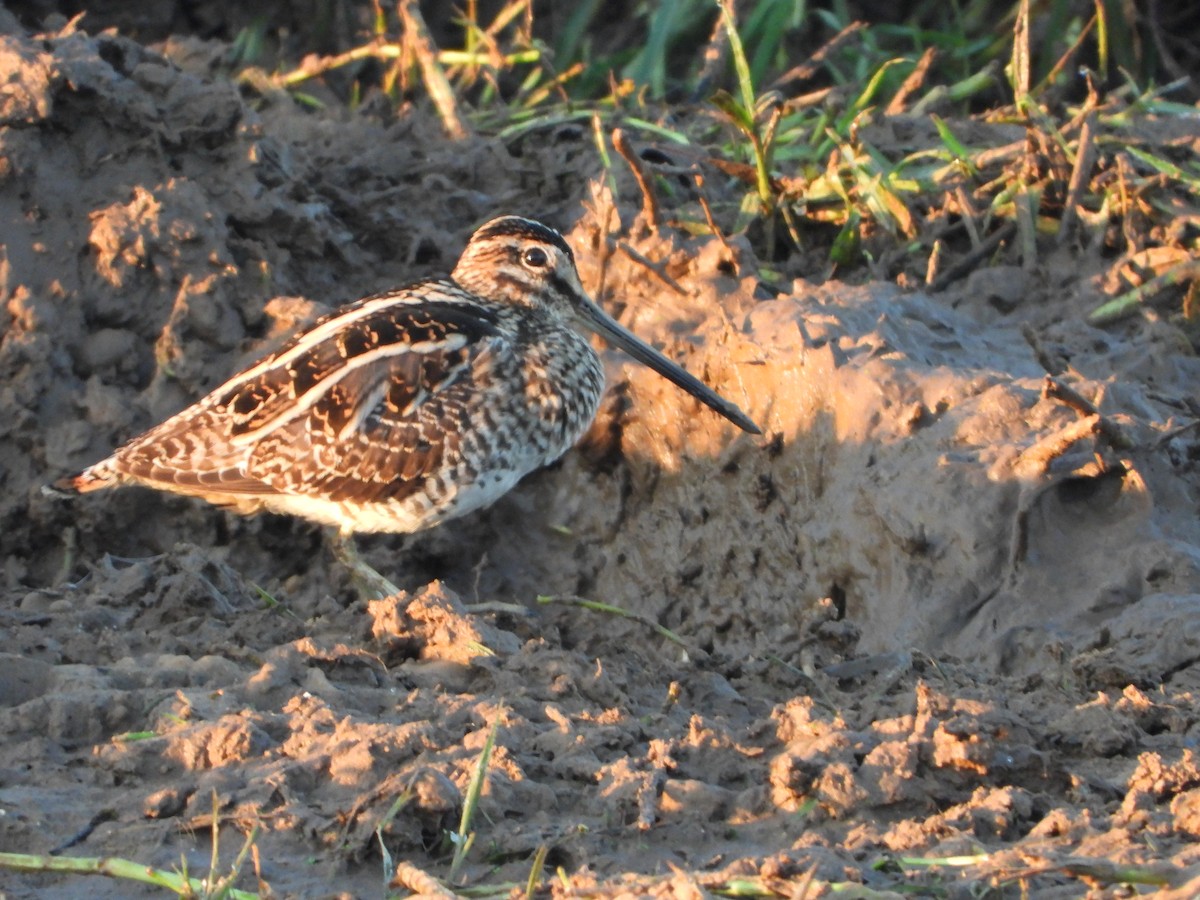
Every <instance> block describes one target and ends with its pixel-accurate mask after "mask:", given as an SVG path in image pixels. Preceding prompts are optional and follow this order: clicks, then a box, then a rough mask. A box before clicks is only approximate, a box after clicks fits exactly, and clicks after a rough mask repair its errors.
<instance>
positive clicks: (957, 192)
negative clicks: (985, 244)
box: [954, 184, 982, 247]
mask: <svg viewBox="0 0 1200 900" xmlns="http://www.w3.org/2000/svg"><path fill="white" fill-rule="evenodd" d="M954 199H955V200H957V201H958V213H959V215H960V216H962V223H963V228H965V229H967V237H968V238H969V239H970V241H971V246H972V247H978V246H979V245H980V244H981V243H982V241H981V240H980V238H979V225H978V224H976V222H977V220H978V219H979V211H978V210H976V209H975V204H974V203H972V202H971V198H970V197H968V196H967V192H966V191H964V190H963V187H962V185H961V184H960V185H957V186H956V187H955V188H954Z"/></svg>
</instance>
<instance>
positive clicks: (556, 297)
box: [55, 216, 759, 592]
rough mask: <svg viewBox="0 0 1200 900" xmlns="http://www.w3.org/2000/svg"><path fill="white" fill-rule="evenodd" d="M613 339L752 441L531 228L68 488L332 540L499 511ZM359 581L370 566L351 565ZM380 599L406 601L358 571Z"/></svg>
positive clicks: (335, 330)
mask: <svg viewBox="0 0 1200 900" xmlns="http://www.w3.org/2000/svg"><path fill="white" fill-rule="evenodd" d="M578 329H582V330H584V331H592V332H596V333H598V334H600V335H601V336H602V337H604V339H605V340H607V341H608V342H609V343H611V344H613V345H615V346H617V347H620V348H621V349H622V350H624V351H625V352H626V353H628V354H629V355H630V356H632V357H633V358H634V359H636V360H638V361H639V362H642V363H644V364H646V365H648V366H649V367H651V368H652V369H654V370H655V371H656V372H658V373H660V374H661V375H663V376H664V377H665V378H668V379H670V380H671V381H672V382H674V383H675V384H676V385H678V386H679V387H681V388H683V389H684V390H685V391H687V392H688V393H689V394H691V395H692V396H694V397H696V398H697V399H698V400H700V401H701V402H702V403H704V404H705V405H707V406H709V407H711V408H712V409H713V410H715V411H716V412H718V413H720V414H721V415H722V416H724V417H725V418H727V419H728V420H729V421H731V422H733V423H734V424H735V425H737V426H738V427H739V428H741V429H743V430H744V431H748V432H751V433H752V434H758V433H759V429H758V428H757V427H756V426H755V425H754V423H753V422H751V421H750V419H749V418H747V416H746V415H745V414H744V413H743V412H742V411H741V410H740V409H738V408H737V407H736V406H734V405H733V404H732V403H730V402H728V401H727V400H725V399H723V398H722V397H720V396H718V395H717V394H716V393H715V392H714V391H713V390H712V389H710V388H709V387H707V386H706V385H705V384H703V383H702V382H700V381H699V380H697V379H696V378H694V377H693V376H692V375H689V374H688V373H687V372H686V371H684V370H683V369H682V368H680V367H679V366H677V365H676V364H675V363H673V362H671V361H670V360H668V359H667V358H666V357H664V356H663V355H662V354H660V353H658V352H657V351H656V350H654V349H653V348H652V347H650V346H649V345H648V344H646V343H644V342H642V341H641V340H639V339H638V338H636V337H634V336H633V335H632V334H630V333H629V332H628V331H626V330H625V329H624V328H622V327H621V326H620V325H619V324H617V322H616V321H615V320H614V319H612V318H611V317H610V316H608V315H607V314H606V313H605V312H603V311H602V310H601V309H600V308H599V307H598V306H597V305H596V304H595V303H593V302H592V300H591V299H590V298H589V297H588V295H587V293H586V292H585V291H584V289H583V287H582V285H581V284H580V281H579V275H578V273H577V271H576V269H575V259H574V256H573V254H572V252H571V248H570V247H569V246H568V245H567V243H566V241H564V240H563V238H562V235H560V234H559V233H558V232H557V231H555V230H554V229H552V228H549V227H547V226H545V225H542V224H540V223H538V222H534V221H531V220H529V219H523V218H519V217H516V216H505V217H503V218H499V219H494V220H493V221H491V222H489V223H487V224H486V225H484V226H483V227H481V228H480V229H479V230H478V231H476V232H475V234H474V235H472V237H471V240H470V242H469V243H468V244H467V247H466V249H465V250H464V251H463V253H462V256H461V257H460V259H459V261H458V264H457V265H456V266H455V268H454V272H453V273H452V274H451V276H450V277H449V278H448V279H436V280H429V281H421V282H418V283H416V284H413V285H410V286H408V287H404V288H400V289H399V290H394V291H388V292H385V293H382V294H376V295H374V296H371V297H366V298H364V299H362V300H359V301H357V302H355V303H351V304H349V305H347V306H344V307H342V308H341V309H339V310H337V311H336V312H333V313H331V314H330V315H327V316H325V317H324V318H322V319H320V320H318V321H317V322H315V323H314V324H313V325H312V326H311V327H310V328H308V329H306V330H305V331H303V332H301V333H300V334H298V335H297V336H296V337H294V338H292V339H291V340H290V341H289V342H288V343H287V344H285V345H284V346H283V347H282V348H280V349H279V350H278V351H276V352H275V353H273V354H271V355H270V356H268V357H266V358H265V359H263V360H261V361H260V362H257V363H255V364H254V365H252V366H250V367H249V368H248V369H246V370H245V371H243V372H242V373H241V374H239V375H236V376H234V377H233V378H232V379H230V380H229V381H227V382H226V383H225V384H223V385H221V386H220V387H219V388H217V389H216V390H215V391H213V392H212V393H211V394H209V395H208V396H207V397H205V398H203V399H202V400H200V401H198V402H196V403H195V404H193V405H192V406H189V407H188V408H187V409H185V410H183V412H181V413H179V414H177V415H175V416H173V417H171V418H170V419H167V420H166V421H165V422H163V423H162V424H161V425H158V426H157V427H155V428H152V429H150V430H149V431H147V432H146V433H145V434H143V435H141V436H140V437H136V438H134V439H133V440H131V441H130V442H129V443H127V444H125V445H124V446H123V447H121V448H120V449H119V450H117V451H116V452H115V453H113V454H112V455H111V456H109V457H108V458H107V459H104V460H102V461H100V462H98V463H96V464H95V465H92V466H89V467H88V468H86V469H84V470H83V471H82V472H80V473H79V474H78V475H75V476H72V477H69V478H65V479H62V480H61V481H59V482H57V483H56V485H55V486H56V487H58V488H60V489H64V490H69V491H72V492H79V493H86V492H88V491H94V490H98V489H100V488H105V487H112V486H116V485H123V484H140V485H145V486H148V487H152V488H157V489H158V490H164V491H172V492H175V493H179V494H188V495H191V496H194V497H200V498H202V499H204V500H207V501H208V502H210V503H214V504H218V505H221V506H226V507H230V508H232V509H234V510H235V511H237V512H239V513H253V512H257V511H258V510H263V509H266V510H270V511H272V512H278V513H288V514H291V515H295V516H300V517H302V518H305V519H309V520H311V521H313V522H320V523H323V524H326V525H332V526H334V527H335V528H336V529H337V530H338V534H339V538H340V550H341V551H342V553H343V555H349V554H350V553H352V544H351V543H350V540H349V537H350V535H353V534H354V533H356V532H380V531H389V532H414V531H420V530H422V529H425V528H429V527H431V526H434V525H437V524H439V523H441V522H444V521H446V520H447V519H452V518H454V517H456V516H461V515H463V514H464V513H467V512H470V511H472V510H474V509H478V508H480V507H483V506H486V505H488V504H489V503H492V502H493V501H495V500H496V499H497V498H499V497H500V496H501V495H503V494H504V493H505V492H507V491H508V490H509V489H511V488H512V487H513V485H515V484H516V483H517V482H518V481H519V480H520V479H521V478H522V477H523V476H524V475H526V474H528V473H529V472H531V471H533V470H534V469H537V468H539V467H540V466H543V465H545V464H547V463H549V462H551V461H553V460H555V459H557V458H558V457H559V456H561V455H562V454H563V453H565V452H566V451H567V450H568V449H569V448H570V447H571V445H572V444H574V443H575V441H576V440H577V439H578V438H579V436H580V435H581V434H582V433H583V431H584V430H585V429H586V428H587V426H588V425H589V423H590V422H591V421H592V419H593V418H594V417H595V415H596V411H597V409H598V407H599V404H600V396H601V394H602V392H603V389H604V369H603V367H602V365H601V362H600V357H599V356H598V355H597V354H596V352H595V350H593V349H592V346H591V344H590V343H589V342H588V340H587V339H586V337H584V336H583V335H582V334H581V333H580V331H579V330H578ZM349 562H350V564H351V565H352V566H355V567H359V566H361V565H362V564H361V563H358V562H357V561H356V560H354V559H351V560H349ZM357 574H358V575H359V576H363V575H365V576H366V577H367V578H368V579H369V580H370V581H371V582H372V584H373V588H374V589H375V590H378V591H385V592H386V591H391V590H394V587H393V586H392V585H390V584H389V583H388V582H386V580H383V579H382V578H380V580H379V581H377V582H376V581H374V579H375V578H379V576H377V575H376V574H375V573H373V572H370V571H369V570H365V567H364V568H358V569H357Z"/></svg>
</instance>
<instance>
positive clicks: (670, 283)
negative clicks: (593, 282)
mask: <svg viewBox="0 0 1200 900" xmlns="http://www.w3.org/2000/svg"><path fill="white" fill-rule="evenodd" d="M609 240H610V241H612V242H613V246H615V247H616V248H617V249H618V250H620V251H621V252H622V253H624V254H625V255H626V256H628V257H629V258H630V259H632V260H633V261H634V262H635V263H637V264H638V265H640V266H645V267H646V269H648V270H649V271H650V273H651V274H653V275H654V276H655V277H656V278H658V280H659V281H661V282H662V283H663V284H665V285H666V286H667V287H669V288H670V289H671V290H673V291H674V292H675V293H677V294H679V295H680V296H681V297H687V296H688V292H687V291H685V290H684V289H683V287H682V286H680V284H679V282H678V281H676V280H675V279H674V278H672V277H671V276H670V275H668V274H667V273H666V272H664V271H663V263H656V262H652V261H651V260H649V259H647V258H646V257H644V256H642V254H640V253H638V252H637V251H636V250H634V249H633V248H632V247H630V246H629V244H628V243H627V242H625V241H618V240H617V239H616V238H611V237H610V238H609Z"/></svg>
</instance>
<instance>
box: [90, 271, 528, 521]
mask: <svg viewBox="0 0 1200 900" xmlns="http://www.w3.org/2000/svg"><path fill="white" fill-rule="evenodd" d="M464 299H465V298H464V295H463V294H462V292H461V290H460V289H459V288H457V287H456V286H455V285H453V284H451V283H448V282H425V283H423V284H419V285H415V286H413V287H411V288H407V289H404V290H401V291H395V292H390V293H385V294H379V295H376V296H373V297H368V298H365V299H363V300H359V301H357V302H356V303H353V304H350V305H348V306H345V307H342V308H341V309H339V310H337V311H335V312H333V313H331V314H330V315H328V316H325V317H323V318H321V319H319V320H317V322H315V323H314V324H313V325H312V326H311V327H310V328H308V329H307V330H306V331H304V332H302V333H301V334H299V335H297V336H296V337H295V338H293V339H292V340H290V341H289V342H288V343H287V344H285V345H284V346H283V347H281V348H280V349H279V350H278V351H276V352H275V353H273V354H272V355H270V356H268V357H266V358H265V359H263V360H261V361H260V362H258V363H255V364H254V365H252V366H250V367H249V368H248V369H246V370H245V371H243V372H241V373H240V374H239V375H237V376H235V377H233V378H232V379H230V380H229V381H228V382H226V383H225V384H223V385H222V386H221V387H219V388H217V389H216V390H215V391H213V392H212V393H211V394H209V395H208V396H207V397H205V398H204V399H203V400H200V401H199V402H197V403H196V404H194V405H193V406H191V407H189V408H188V409H186V410H184V411H183V412H181V413H179V414H178V415H176V416H174V417H173V418H171V419H168V420H167V421H166V422H163V423H162V424H161V425H159V426H158V427H156V428H154V429H152V430H151V431H149V432H147V433H146V434H145V435H143V436H142V437H141V438H139V439H137V440H135V441H134V442H132V443H131V444H129V445H127V446H126V447H124V448H122V449H121V450H120V451H118V452H117V453H116V454H114V456H113V457H112V459H111V463H112V464H113V465H114V466H115V467H116V468H118V469H119V470H120V471H121V473H122V474H123V475H125V476H127V477H129V478H131V479H133V480H137V481H141V482H143V483H149V484H152V485H155V486H161V487H164V488H167V489H173V490H177V491H183V492H186V493H206V492H208V491H219V492H220V493H222V494H229V495H264V494H274V493H293V494H294V493H299V494H310V495H311V494H320V495H322V496H326V495H337V497H338V498H339V499H345V498H350V497H353V496H359V495H362V494H364V492H367V493H378V492H379V491H380V490H389V491H391V492H392V495H397V496H398V495H401V494H403V492H404V491H405V489H406V486H408V488H409V489H411V490H416V489H419V486H420V483H421V482H422V480H423V477H424V476H426V475H428V474H429V473H430V472H433V471H435V470H436V469H437V468H438V466H439V465H440V464H441V461H442V460H443V459H444V457H445V453H446V452H447V449H448V443H447V442H448V441H452V440H457V435H458V433H459V431H460V429H461V427H462V425H463V424H464V423H463V421H462V416H463V415H465V410H466V406H467V401H468V399H469V398H470V396H471V394H472V392H473V391H474V390H476V389H478V387H479V385H478V384H476V382H477V381H478V380H480V379H482V378H483V377H484V376H485V375H486V370H487V369H488V368H489V366H490V360H491V359H492V358H493V357H494V354H495V351H496V350H497V349H498V347H499V345H500V344H501V343H502V342H503V340H504V338H503V335H502V333H501V329H500V328H499V327H498V320H497V317H496V316H495V314H494V313H492V312H491V311H489V310H488V309H486V308H484V307H480V306H478V305H476V304H474V303H470V302H464ZM439 419H440V420H441V421H439ZM439 425H440V426H441V427H438V426H439ZM450 449H455V448H450ZM381 478H383V479H386V481H384V482H381V481H380V479H381Z"/></svg>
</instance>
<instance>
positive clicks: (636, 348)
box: [576, 301, 762, 434]
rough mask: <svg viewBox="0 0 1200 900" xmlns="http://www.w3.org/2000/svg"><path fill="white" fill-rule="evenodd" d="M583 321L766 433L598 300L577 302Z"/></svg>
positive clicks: (744, 425) (743, 424) (740, 422)
mask: <svg viewBox="0 0 1200 900" xmlns="http://www.w3.org/2000/svg"><path fill="white" fill-rule="evenodd" d="M576 309H577V310H578V312H579V314H580V317H581V319H582V321H583V324H584V325H586V326H587V327H588V328H591V329H592V330H593V331H595V332H596V333H597V334H599V335H600V336H601V337H602V338H604V339H605V340H606V341H608V342H609V343H610V344H612V345H613V346H614V347H619V348H620V349H622V350H624V351H625V352H626V353H628V354H629V355H630V356H632V357H633V358H634V359H636V360H637V361H638V362H640V363H642V364H643V365H646V366H649V367H650V368H651V369H653V370H654V371H655V372H657V373H658V374H659V375H661V376H662V377H663V378H666V379H667V380H668V381H670V382H673V383H674V384H676V385H678V386H679V387H681V388H683V389H684V390H685V391H687V392H688V393H689V394H691V395H692V396H693V397H695V398H696V399H697V400H699V401H700V402H701V403H703V404H704V405H705V406H707V407H708V408H709V409H712V410H715V411H716V412H719V413H720V414H721V415H723V416H724V417H725V418H726V419H728V420H729V421H730V422H732V423H733V424H734V425H736V426H737V427H738V428H740V429H742V431H748V432H750V434H762V430H761V429H760V428H759V427H758V426H757V425H755V424H754V423H753V422H751V421H750V417H749V416H747V415H746V414H745V413H744V412H742V411H741V410H740V409H738V408H737V406H735V405H734V404H732V403H730V402H729V401H728V400H726V399H725V398H724V397H722V396H721V395H720V394H718V393H717V392H716V391H714V390H713V389H712V388H710V387H709V386H708V385H707V384H705V383H704V382H703V381H701V380H700V379H698V378H696V377H695V376H694V375H691V374H689V373H688V372H687V371H686V370H684V369H682V368H680V367H679V366H677V365H676V364H675V363H673V362H671V360H669V359H667V358H666V357H665V356H663V355H662V354H661V353H659V352H658V351H657V350H655V349H654V348H653V347H651V346H650V345H649V344H647V343H645V342H644V341H642V340H641V339H639V338H637V337H635V336H634V335H633V334H631V333H630V332H628V331H626V330H625V329H624V328H622V327H621V326H620V325H619V324H618V323H617V321H616V320H615V319H614V318H612V316H610V315H609V314H608V313H606V312H605V311H604V310H602V309H601V308H600V307H598V306H597V305H596V304H595V303H592V302H590V301H584V302H583V303H581V304H579V305H578V306H576Z"/></svg>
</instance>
